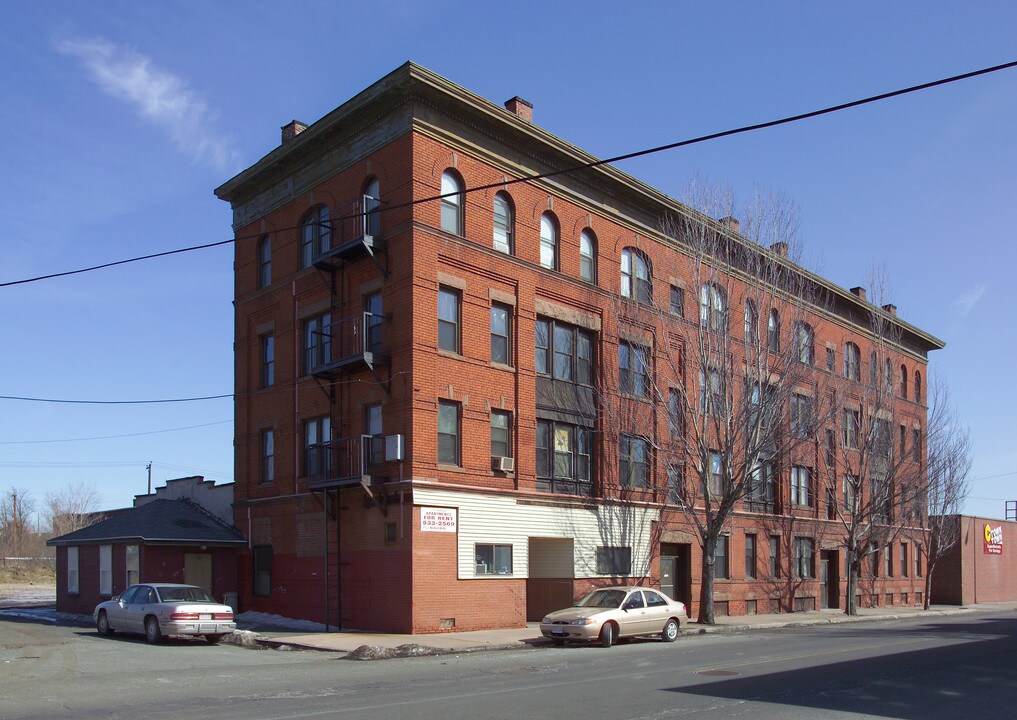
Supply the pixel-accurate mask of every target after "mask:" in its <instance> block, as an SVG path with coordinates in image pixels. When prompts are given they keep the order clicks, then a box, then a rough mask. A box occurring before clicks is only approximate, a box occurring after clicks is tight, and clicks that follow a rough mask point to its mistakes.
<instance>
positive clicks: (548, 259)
mask: <svg viewBox="0 0 1017 720" xmlns="http://www.w3.org/2000/svg"><path fill="white" fill-rule="evenodd" d="M540 264H541V266H542V267H545V268H547V269H549V270H557V269H558V220H557V219H556V218H555V216H554V215H553V214H551V213H549V212H546V213H544V214H543V215H541V216H540Z"/></svg>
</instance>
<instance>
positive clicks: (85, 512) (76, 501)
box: [46, 481, 102, 535]
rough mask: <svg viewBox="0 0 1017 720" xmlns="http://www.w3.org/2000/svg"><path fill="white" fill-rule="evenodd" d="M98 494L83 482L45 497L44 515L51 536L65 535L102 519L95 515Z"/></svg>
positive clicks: (92, 487)
mask: <svg viewBox="0 0 1017 720" xmlns="http://www.w3.org/2000/svg"><path fill="white" fill-rule="evenodd" d="M98 506H99V492H98V490H96V488H95V486H94V485H92V484H90V483H87V482H85V481H80V482H76V483H72V484H71V485H68V486H67V487H66V488H64V489H63V490H61V491H59V492H55V493H50V494H49V495H47V496H46V514H47V520H48V523H49V527H50V531H51V532H52V533H53V535H66V534H67V533H70V532H74V531H75V530H80V529H82V528H84V527H88V526H89V525H94V524H95V523H96V522H98V521H99V520H101V519H102V518H101V517H100V516H98V515H97V514H96V510H97V508H98Z"/></svg>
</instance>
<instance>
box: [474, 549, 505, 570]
mask: <svg viewBox="0 0 1017 720" xmlns="http://www.w3.org/2000/svg"><path fill="white" fill-rule="evenodd" d="M473 554H474V555H475V556H476V559H477V568H476V572H477V575H511V574H512V546H511V545H481V544H480V543H477V544H476V545H474V546H473Z"/></svg>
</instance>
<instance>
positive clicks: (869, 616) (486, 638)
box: [258, 603, 1017, 660]
mask: <svg viewBox="0 0 1017 720" xmlns="http://www.w3.org/2000/svg"><path fill="white" fill-rule="evenodd" d="M1005 611H1010V612H1015V611H1017V603H985V604H979V605H977V606H960V607H958V606H956V605H933V606H932V607H930V608H929V610H928V611H925V610H922V609H921V608H917V607H881V608H860V609H859V610H858V615H856V616H853V617H852V616H848V615H845V614H844V613H843V612H842V611H840V610H819V611H812V612H801V613H786V614H781V615H742V616H738V617H718V618H717V623H716V624H715V625H713V626H709V625H700V624H699V623H697V622H695V621H692V620H690V621H688V622H685V623H682V635H697V634H703V633H723V632H742V631H749V630H769V629H775V628H794V627H808V626H812V625H830V624H837V623H850V622H871V621H876V620H899V619H907V618H915V617H927V618H930V619H932V618H937V617H942V616H948V615H970V614H974V613H988V612H1005ZM258 635H259V640H260V641H261V642H262V643H263V644H266V645H270V646H273V647H279V646H284V645H285V646H290V647H293V648H300V649H306V650H324V651H330V652H343V653H350V657H351V658H356V659H365V660H367V659H371V660H373V659H383V658H387V657H399V656H410V655H433V654H438V653H465V652H476V651H480V650H505V649H513V648H521V647H524V646H527V645H531V646H532V645H545V644H550V642H551V641H550V640H547V639H545V638H544V637H542V636H541V634H540V625H539V623H529V624H528V625H527V626H526V627H524V628H509V629H505V630H475V631H472V632H450V633H434V634H426V635H397V634H384V633H367V632H358V631H353V630H350V631H343V632H333V633H307V634H292V633H286V632H264V633H259V634H258ZM679 642H680V640H679Z"/></svg>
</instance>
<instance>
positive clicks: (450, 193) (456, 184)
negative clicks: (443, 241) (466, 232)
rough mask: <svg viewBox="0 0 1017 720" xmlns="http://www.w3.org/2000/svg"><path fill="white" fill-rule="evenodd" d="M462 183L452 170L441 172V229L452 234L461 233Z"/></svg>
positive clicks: (463, 201)
mask: <svg viewBox="0 0 1017 720" xmlns="http://www.w3.org/2000/svg"><path fill="white" fill-rule="evenodd" d="M462 193H463V183H462V181H461V180H460V179H459V175H458V174H457V173H456V172H455V171H454V170H446V171H445V172H443V173H442V174H441V229H442V230H444V231H445V232H449V233H452V234H453V235H462V234H463V205H464V204H465V200H464V196H463V194H462Z"/></svg>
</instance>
